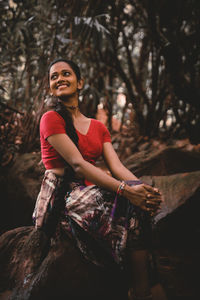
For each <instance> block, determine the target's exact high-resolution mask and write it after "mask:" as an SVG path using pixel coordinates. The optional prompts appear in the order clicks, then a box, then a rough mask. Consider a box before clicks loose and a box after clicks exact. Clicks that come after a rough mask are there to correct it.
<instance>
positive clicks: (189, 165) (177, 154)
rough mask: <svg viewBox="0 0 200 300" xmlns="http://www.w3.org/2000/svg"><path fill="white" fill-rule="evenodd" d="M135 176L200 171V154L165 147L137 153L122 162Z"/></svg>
mask: <svg viewBox="0 0 200 300" xmlns="http://www.w3.org/2000/svg"><path fill="white" fill-rule="evenodd" d="M123 163H124V165H125V166H126V167H127V168H128V169H129V170H130V171H131V172H133V173H134V174H135V175H136V176H139V177H141V176H144V175H150V176H163V175H171V174H177V173H185V172H193V171H198V170H200V153H199V152H196V151H187V150H185V149H181V148H177V147H173V146H166V147H164V148H162V149H154V150H152V149H151V151H150V152H149V150H148V151H145V150H143V151H141V152H137V153H135V154H133V155H131V156H130V157H128V158H127V159H126V160H124V161H123Z"/></svg>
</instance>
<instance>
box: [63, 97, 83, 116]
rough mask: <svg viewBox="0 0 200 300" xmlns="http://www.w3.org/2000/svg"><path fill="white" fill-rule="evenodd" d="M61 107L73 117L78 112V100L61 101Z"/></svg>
mask: <svg viewBox="0 0 200 300" xmlns="http://www.w3.org/2000/svg"><path fill="white" fill-rule="evenodd" d="M61 101H62V103H63V105H64V106H65V107H66V109H67V110H69V111H70V113H71V114H72V115H74V116H76V115H77V113H78V112H79V103H78V98H71V99H69V98H68V99H66V100H63V99H62V100H61Z"/></svg>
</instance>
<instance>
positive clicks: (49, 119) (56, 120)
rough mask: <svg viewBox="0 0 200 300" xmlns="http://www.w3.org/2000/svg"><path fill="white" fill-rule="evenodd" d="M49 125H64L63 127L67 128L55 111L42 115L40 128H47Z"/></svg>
mask: <svg viewBox="0 0 200 300" xmlns="http://www.w3.org/2000/svg"><path fill="white" fill-rule="evenodd" d="M47 124H62V126H65V120H64V119H63V118H62V117H61V115H60V114H59V113H58V112H56V111H55V110H49V111H47V112H45V113H44V114H43V115H42V117H41V120H40V126H43V125H44V126H46V125H47Z"/></svg>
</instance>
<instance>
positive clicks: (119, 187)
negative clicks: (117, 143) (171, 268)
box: [33, 59, 166, 300]
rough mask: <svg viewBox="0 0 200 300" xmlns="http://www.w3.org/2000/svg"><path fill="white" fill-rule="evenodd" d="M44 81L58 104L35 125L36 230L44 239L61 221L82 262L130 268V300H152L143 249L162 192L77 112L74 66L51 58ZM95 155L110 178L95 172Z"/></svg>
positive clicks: (78, 84)
mask: <svg viewBox="0 0 200 300" xmlns="http://www.w3.org/2000/svg"><path fill="white" fill-rule="evenodd" d="M48 78H49V89H50V93H51V94H52V95H53V96H54V97H56V99H57V103H56V106H55V108H54V110H50V111H48V112H46V113H45V114H44V115H43V116H42V118H41V122H40V140H41V153H42V160H43V163H44V166H45V168H46V172H45V176H44V179H43V182H42V186H41V190H40V193H39V195H38V198H37V202H36V206H35V210H34V213H33V218H34V222H35V227H36V228H37V229H41V230H43V231H44V232H45V233H46V234H47V235H48V236H49V237H50V236H52V235H53V234H54V233H55V228H56V224H57V222H62V224H63V223H64V224H65V226H66V228H68V231H69V233H70V234H71V238H73V239H74V240H75V241H76V243H77V247H78V248H79V250H80V251H81V252H82V254H83V255H84V256H85V258H86V259H87V260H89V261H92V262H93V263H94V264H97V265H101V266H104V267H110V266H111V265H113V264H114V265H117V266H119V268H121V269H124V268H125V266H126V267H130V271H131V275H132V276H131V280H130V291H133V292H129V298H130V299H152V294H151V287H150V284H149V274H148V269H147V261H148V257H149V255H148V252H147V250H146V248H147V247H148V240H149V233H150V229H151V228H150V227H151V225H150V224H151V217H153V216H154V215H155V214H156V213H157V211H158V209H159V207H160V203H161V201H162V197H161V194H160V193H159V191H158V190H157V189H156V188H152V187H151V186H149V185H146V184H143V183H142V182H140V181H139V180H138V178H136V176H135V175H134V174H132V173H131V172H130V171H129V170H128V169H127V168H125V167H124V165H123V164H122V163H121V161H120V160H119V158H118V156H117V154H116V152H115V150H114V149H113V146H112V143H111V137H110V133H109V131H108V129H107V128H106V127H105V126H104V125H103V123H101V122H100V121H97V120H95V119H90V118H87V117H86V116H84V115H83V114H82V113H81V112H80V110H79V99H78V98H79V92H80V90H81V89H82V88H83V79H82V78H81V75H80V70H79V68H78V66H77V65H76V64H75V63H74V62H72V61H69V60H65V59H59V60H55V61H53V62H52V63H51V65H50V67H49V70H48ZM100 156H102V157H103V159H104V161H105V164H106V165H107V166H108V168H109V171H110V173H111V174H112V176H109V175H108V174H107V173H105V172H103V171H102V170H100V169H99V168H97V167H96V166H95V164H96V161H97V159H98V158H99V157H100ZM164 299H166V298H165V296H163V297H162V300H164Z"/></svg>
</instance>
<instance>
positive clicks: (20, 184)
mask: <svg viewBox="0 0 200 300" xmlns="http://www.w3.org/2000/svg"><path fill="white" fill-rule="evenodd" d="M40 161H41V156H40V153H26V154H22V155H17V156H16V157H15V160H14V162H13V164H12V165H11V166H10V167H7V168H3V169H1V175H0V188H1V191H3V193H2V201H3V209H1V210H0V224H1V226H0V233H1V232H5V231H7V230H9V229H12V228H15V227H19V226H24V225H31V224H32V211H33V208H34V205H35V201H36V198H37V194H38V192H39V190H40V185H41V181H42V177H43V173H44V167H43V165H42V164H41V162H40Z"/></svg>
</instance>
